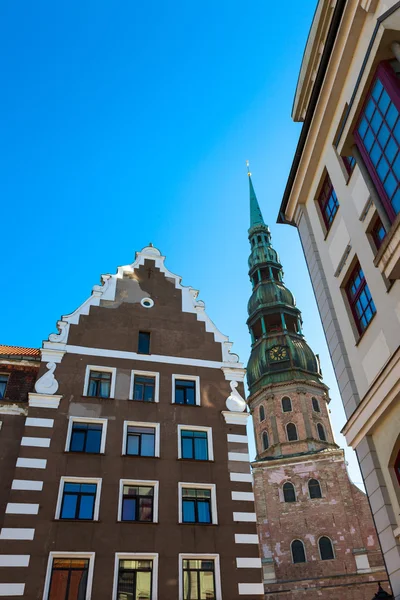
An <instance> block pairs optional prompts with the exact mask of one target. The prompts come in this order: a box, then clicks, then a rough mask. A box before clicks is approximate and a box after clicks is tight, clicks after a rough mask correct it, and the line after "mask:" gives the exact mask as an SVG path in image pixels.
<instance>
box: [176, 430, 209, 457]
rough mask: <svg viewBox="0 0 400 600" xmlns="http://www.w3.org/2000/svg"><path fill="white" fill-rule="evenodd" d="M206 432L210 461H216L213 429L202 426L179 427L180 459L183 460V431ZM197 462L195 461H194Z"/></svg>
mask: <svg viewBox="0 0 400 600" xmlns="http://www.w3.org/2000/svg"><path fill="white" fill-rule="evenodd" d="M183 430H185V431H206V432H207V445H208V460H214V449H213V438H212V427H203V426H200V425H178V458H182V444H181V431H183ZM185 460H186V459H185ZM193 460H195V459H193Z"/></svg>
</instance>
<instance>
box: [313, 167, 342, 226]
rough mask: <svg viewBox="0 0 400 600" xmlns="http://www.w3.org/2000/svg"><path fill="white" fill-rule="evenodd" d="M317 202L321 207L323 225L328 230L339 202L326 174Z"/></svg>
mask: <svg viewBox="0 0 400 600" xmlns="http://www.w3.org/2000/svg"><path fill="white" fill-rule="evenodd" d="M318 204H319V207H320V209H321V213H322V217H323V219H324V223H325V226H326V228H327V229H328V230H329V229H330V227H331V225H332V221H333V219H334V218H335V215H336V213H337V211H338V208H339V202H338V199H337V196H336V192H335V190H334V189H333V185H332V182H331V180H330V177H329V175H328V174H327V175H326V177H325V180H324V183H323V184H322V188H321V191H320V193H319V196H318Z"/></svg>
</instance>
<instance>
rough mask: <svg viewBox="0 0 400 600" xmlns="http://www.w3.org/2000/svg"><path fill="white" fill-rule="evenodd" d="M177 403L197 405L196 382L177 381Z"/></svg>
mask: <svg viewBox="0 0 400 600" xmlns="http://www.w3.org/2000/svg"><path fill="white" fill-rule="evenodd" d="M175 403H176V404H189V405H195V404H196V382H195V381H189V380H185V379H176V380H175Z"/></svg>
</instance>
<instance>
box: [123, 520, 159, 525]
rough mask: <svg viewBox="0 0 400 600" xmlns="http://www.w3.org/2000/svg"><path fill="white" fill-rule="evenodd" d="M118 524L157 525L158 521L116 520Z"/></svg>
mask: <svg viewBox="0 0 400 600" xmlns="http://www.w3.org/2000/svg"><path fill="white" fill-rule="evenodd" d="M116 523H119V524H120V525H158V521H118V520H117V521H116Z"/></svg>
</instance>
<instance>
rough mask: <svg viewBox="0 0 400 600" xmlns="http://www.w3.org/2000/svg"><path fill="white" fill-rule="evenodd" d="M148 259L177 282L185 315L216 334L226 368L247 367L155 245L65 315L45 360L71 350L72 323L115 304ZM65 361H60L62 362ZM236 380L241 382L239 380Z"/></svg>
mask: <svg viewBox="0 0 400 600" xmlns="http://www.w3.org/2000/svg"><path fill="white" fill-rule="evenodd" d="M145 260H152V261H154V263H155V267H156V268H157V269H159V270H160V272H161V273H163V274H164V275H165V277H167V278H168V279H171V280H173V281H174V282H175V288H176V289H179V290H181V292H182V310H183V311H184V312H190V313H194V314H195V315H196V317H197V320H198V321H203V322H204V324H205V328H206V331H207V332H210V333H213V334H214V339H215V341H216V342H219V343H220V344H221V351H222V362H223V365H226V366H231V368H232V369H243V365H242V364H241V363H239V357H238V355H237V354H234V353H232V352H231V348H232V345H233V344H232V342H230V341H229V337H228V336H226V335H224V334H223V333H221V331H220V330H219V329H218V328H217V327H216V325H215V324H214V323H213V322H212V320H211V319H210V317H209V316H208V315H207V313H206V311H205V304H204V302H203V301H202V300H198V294H199V291H198V290H196V289H194V288H192V287H190V286H183V285H182V283H181V281H182V278H181V277H180V276H179V275H175V274H174V273H171V271H169V270H168V269H167V268H166V266H165V256H162V254H161V252H160V251H159V250H158V249H157V248H155V247H154V246H146V247H145V248H143V250H141V251H140V252H136V257H135V261H134V262H133V263H132V264H130V265H125V266H122V267H118V269H117V273H116V274H115V275H110V274H107V275H102V276H101V281H102V285H95V286H93V288H92V294H91V296H90V297H89V298H87V300H85V302H83V304H81V305H80V306H79V307H78V308H77V309H76V310H75V311H74V312H72V313H71V314H69V315H64V316H62V317H61V320H60V321H58V322H57V329H58V333H52V334H50V336H49V340H48V341H46V342H43V350H42V359H43V356H48V353H47V351H50V352H52V351H56V350H57V351H59V352H61V353H62V351H65V350H66V349H67V348H66V345H67V343H68V335H69V328H70V324H74V325H76V324H78V323H79V318H80V316H81V315H88V314H89V311H90V307H91V306H100V302H101V301H103V300H108V301H115V295H116V289H117V280H118V279H123V277H124V276H126V275H127V274H131V275H133V274H134V271H135V269H137V268H138V267H140V266H141V265H143V264H144V261H145ZM61 358H62V356H61ZM61 358H60V360H57V361H56V362H60V361H61ZM44 360H45V359H44ZM236 379H238V377H237V378H236ZM53 393H54V392H53Z"/></svg>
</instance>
